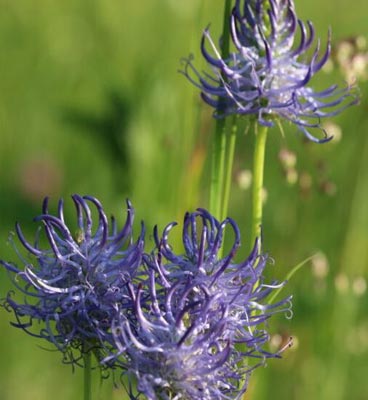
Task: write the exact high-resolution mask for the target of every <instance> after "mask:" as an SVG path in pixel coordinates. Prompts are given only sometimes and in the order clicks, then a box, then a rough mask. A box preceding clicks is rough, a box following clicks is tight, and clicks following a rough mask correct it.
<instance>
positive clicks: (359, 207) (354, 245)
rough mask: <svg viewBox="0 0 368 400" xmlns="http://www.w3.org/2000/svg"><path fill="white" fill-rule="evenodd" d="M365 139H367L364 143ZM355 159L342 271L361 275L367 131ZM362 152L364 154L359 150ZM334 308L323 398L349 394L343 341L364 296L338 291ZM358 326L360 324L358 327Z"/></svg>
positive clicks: (338, 399) (366, 260)
mask: <svg viewBox="0 0 368 400" xmlns="http://www.w3.org/2000/svg"><path fill="white" fill-rule="evenodd" d="M362 142H363V143H362ZM357 143H358V145H357V146H356V151H355V157H356V158H355V159H356V160H358V164H357V167H356V172H357V175H356V181H355V185H354V186H353V190H354V191H353V196H352V200H351V206H350V216H349V220H348V223H347V227H346V231H345V232H346V234H345V243H344V247H343V249H342V252H341V257H340V260H341V265H340V268H341V273H342V274H345V273H346V274H347V275H348V276H350V277H351V276H355V277H359V276H362V275H363V274H364V272H365V269H366V266H367V265H368V248H367V234H366V232H367V226H368V207H367V196H368V188H367V182H368V170H367V160H368V140H367V135H361V137H360V140H358V141H357ZM359 153H360V154H359ZM333 304H334V309H333V312H332V314H331V322H330V326H333V327H334V336H333V338H332V344H331V349H332V351H333V353H332V354H331V357H330V359H329V368H328V369H327V377H326V380H325V384H324V386H323V390H322V393H321V400H325V399H327V400H330V399H331V400H343V399H346V398H348V397H349V386H350V382H349V376H348V371H349V369H350V367H351V363H352V360H351V355H350V354H349V352H348V351H347V349H346V346H344V344H342V340H343V343H344V341H345V342H346V341H347V340H348V339H347V338H348V337H349V333H350V330H351V329H352V327H356V325H357V321H358V317H359V306H360V305H361V298H360V297H358V296H357V295H355V294H354V293H353V292H352V291H348V292H347V293H340V292H338V291H337V292H336V293H335V298H334V302H333ZM355 329H356V328H355Z"/></svg>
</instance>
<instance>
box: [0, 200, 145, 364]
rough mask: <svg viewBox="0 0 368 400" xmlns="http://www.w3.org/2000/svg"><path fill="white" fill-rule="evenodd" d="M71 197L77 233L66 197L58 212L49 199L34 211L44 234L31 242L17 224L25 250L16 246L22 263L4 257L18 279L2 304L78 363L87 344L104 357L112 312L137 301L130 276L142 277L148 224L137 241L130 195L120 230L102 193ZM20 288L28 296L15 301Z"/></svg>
mask: <svg viewBox="0 0 368 400" xmlns="http://www.w3.org/2000/svg"><path fill="white" fill-rule="evenodd" d="M72 198H73V201H74V205H75V207H76V213H77V224H76V226H75V228H76V231H75V232H73V231H72V230H71V229H70V228H69V227H68V225H67V223H66V221H65V219H64V211H63V209H64V207H63V201H62V200H60V201H59V204H58V212H57V215H56V216H54V215H52V214H50V213H49V211H48V200H47V199H45V201H44V204H43V209H42V214H41V215H39V216H38V217H36V218H35V221H37V222H40V223H41V224H42V225H43V228H44V229H43V230H42V231H43V233H44V237H43V235H42V231H41V229H42V228H40V229H39V230H38V231H37V234H36V239H35V243H34V244H31V243H29V242H28V241H27V240H26V238H25V237H24V235H23V233H22V231H21V229H20V226H19V224H17V225H16V232H17V236H18V238H19V240H20V242H21V244H22V245H23V247H24V249H25V251H26V253H27V254H26V255H23V254H22V252H21V251H19V249H17V248H16V247H15V245H14V247H15V249H16V252H17V254H18V256H19V259H20V263H21V264H22V266H20V267H18V266H17V265H16V264H14V263H10V262H5V261H1V262H0V263H1V265H3V266H4V267H5V268H6V270H7V271H8V272H9V275H10V276H11V279H12V282H13V284H14V286H15V290H13V291H10V292H9V293H8V295H7V297H6V299H5V300H4V304H3V305H4V306H5V307H6V308H7V309H8V310H9V311H12V312H13V313H14V316H15V318H16V322H14V323H12V325H14V326H15V327H18V328H21V329H23V330H25V331H26V332H27V333H29V334H31V335H32V336H36V337H39V338H43V339H46V340H48V341H49V342H51V343H53V344H54V345H55V346H56V347H57V348H58V349H59V350H60V351H62V352H63V354H64V361H65V362H73V363H78V362H79V360H80V359H81V357H82V355H83V354H84V353H85V352H88V351H93V352H94V353H95V354H96V356H97V357H98V358H101V357H102V354H103V353H104V347H105V346H106V347H108V346H109V342H110V341H109V339H111V331H110V327H111V321H112V319H113V317H114V315H115V313H116V312H117V310H118V309H119V310H122V309H127V310H129V309H130V308H131V306H132V304H131V302H130V298H129V296H128V295H127V292H128V289H127V283H128V282H131V281H133V280H134V279H136V278H138V273H139V272H138V267H139V266H140V263H141V257H142V253H143V240H144V238H143V235H144V230H143V228H142V232H141V234H140V236H139V238H138V239H137V241H136V242H133V239H132V224H133V218H134V210H133V208H132V206H131V204H130V203H129V202H128V203H127V205H128V210H127V219H126V222H125V225H124V227H123V228H122V229H121V230H118V229H117V224H116V222H115V220H114V219H112V220H111V223H110V224H109V221H108V218H107V217H106V214H105V212H104V210H103V208H102V205H101V204H100V202H99V201H98V200H97V199H95V198H93V197H90V196H84V197H81V196H79V195H74V196H72ZM91 206H92V207H91ZM94 209H95V210H94ZM94 214H96V215H95V217H96V220H94ZM45 243H46V244H45ZM15 292H20V294H21V295H23V297H24V301H23V302H20V303H18V302H17V300H16V299H17V298H18V297H19V296H18V294H17V295H16V296H15Z"/></svg>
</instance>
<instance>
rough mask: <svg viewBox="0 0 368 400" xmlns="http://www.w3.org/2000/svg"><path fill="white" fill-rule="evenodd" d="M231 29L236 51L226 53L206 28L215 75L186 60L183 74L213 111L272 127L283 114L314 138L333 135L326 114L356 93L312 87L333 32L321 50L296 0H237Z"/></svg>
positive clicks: (206, 53) (219, 115)
mask: <svg viewBox="0 0 368 400" xmlns="http://www.w3.org/2000/svg"><path fill="white" fill-rule="evenodd" d="M230 31H231V38H232V43H233V45H234V46H235V48H236V51H235V52H232V53H230V55H229V57H226V58H223V57H222V55H221V54H220V51H219V50H218V49H217V47H216V45H215V43H214V42H213V40H212V39H211V37H210V34H209V31H208V29H206V30H205V31H204V33H203V37H202V44H201V50H202V54H203V56H204V58H205V60H206V61H207V63H208V64H209V66H210V67H211V69H212V73H211V74H209V73H204V74H203V75H201V74H200V73H199V72H198V70H197V69H196V68H195V67H194V65H193V63H192V58H189V59H186V60H184V61H185V69H184V71H183V73H184V74H185V75H186V76H187V77H188V78H189V80H190V81H191V82H193V83H194V84H195V85H196V86H197V87H198V88H199V89H200V90H201V92H202V98H203V99H204V101H205V102H206V103H208V104H209V105H210V106H212V107H214V108H215V112H214V116H215V117H217V118H222V117H226V116H227V115H230V114H239V115H250V116H253V117H254V118H255V119H256V120H257V121H258V123H259V124H261V125H264V126H273V125H274V123H275V119H276V118H281V119H285V120H287V121H290V122H292V123H293V124H295V125H296V126H297V127H298V129H299V130H300V131H301V132H302V133H303V134H304V135H305V136H306V137H307V138H308V139H310V140H312V141H315V142H325V141H328V140H329V139H331V138H330V137H327V134H326V133H325V132H324V131H323V129H322V128H321V125H320V120H321V118H324V117H331V116H334V115H336V114H338V113H339V112H341V111H342V110H343V109H345V108H346V107H348V106H350V105H352V104H355V103H356V102H357V96H356V94H355V93H354V90H353V89H352V88H351V87H346V88H341V89H339V88H338V87H337V85H334V86H331V87H329V88H327V89H325V90H323V91H315V90H314V89H312V88H311V87H310V86H309V83H310V80H311V79H312V77H313V76H314V75H315V74H316V73H317V72H318V71H319V70H320V69H321V68H322V67H323V65H324V64H325V63H326V62H327V60H328V58H329V55H330V51H331V43H330V42H331V37H330V36H331V35H330V32H329V34H328V40H327V46H326V49H325V50H324V51H323V52H321V51H320V47H321V46H320V41H319V40H317V42H316V44H315V45H313V43H314V42H315V41H314V36H315V33H314V27H313V24H312V23H311V22H310V21H307V23H304V22H302V21H301V20H300V19H298V18H297V15H296V13H295V7H294V2H293V0H236V5H235V7H234V9H233V11H232V15H231V21H230ZM206 41H208V42H209V44H210V47H211V48H212V52H209V51H208V50H207V48H206V45H205V42H206ZM313 46H314V50H311V48H312V47H313ZM310 128H320V129H321V130H322V131H323V132H324V134H325V137H324V138H322V139H318V138H316V137H314V136H313V135H312V134H311V133H310Z"/></svg>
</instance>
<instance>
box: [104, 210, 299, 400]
mask: <svg viewBox="0 0 368 400" xmlns="http://www.w3.org/2000/svg"><path fill="white" fill-rule="evenodd" d="M174 225H175V224H174V223H172V224H169V225H168V226H167V227H166V228H165V229H164V232H163V235H162V237H161V238H160V237H159V235H158V232H157V228H156V229H155V234H154V237H155V241H156V249H155V251H154V252H153V253H152V254H150V255H145V257H144V264H145V265H146V267H147V268H146V269H147V274H148V279H147V280H146V281H145V282H142V283H141V284H140V285H138V286H136V285H129V288H130V296H131V299H132V302H133V303H134V314H135V316H134V318H131V317H127V316H126V314H124V313H121V314H120V315H119V317H118V318H116V319H115V320H114V322H113V326H112V332H113V334H114V338H115V343H116V348H117V353H116V354H115V355H114V356H115V357H118V358H119V357H120V363H121V365H122V366H123V368H124V369H125V370H126V371H127V373H128V374H129V375H131V376H133V377H134V378H135V380H136V381H137V389H138V392H139V393H142V394H144V395H145V396H146V397H147V398H148V399H150V400H151V399H152V400H156V399H193V400H210V399H211V400H212V399H229V398H240V397H241V395H242V393H244V392H245V390H246V388H247V381H248V378H249V376H250V374H251V371H252V370H253V369H254V368H256V367H257V366H258V365H261V364H262V363H263V361H264V359H266V358H269V357H279V356H280V352H276V353H271V352H269V351H268V350H266V349H264V348H263V347H264V345H265V344H266V342H268V340H269V334H268V332H267V331H266V329H265V327H264V322H265V321H266V319H268V318H269V317H270V316H271V315H272V314H274V313H276V312H281V311H290V304H291V303H290V300H291V298H290V297H288V298H286V299H284V300H282V301H280V302H278V303H275V304H267V300H266V298H267V296H268V295H269V294H270V293H271V292H272V290H273V289H274V288H279V287H280V286H282V284H277V283H276V282H272V283H270V284H266V283H265V282H264V279H263V276H262V272H263V270H264V268H265V265H266V262H267V256H265V255H261V254H259V245H258V241H257V243H256V244H255V247H254V250H253V252H252V254H251V255H250V256H249V257H248V258H247V259H246V260H245V261H244V262H242V263H239V264H236V263H235V262H234V256H235V252H236V250H237V249H238V247H239V245H240V234H239V230H238V227H237V225H236V223H235V222H234V221H233V220H231V219H226V220H225V221H223V222H222V223H220V222H219V221H217V220H216V219H215V218H214V217H213V216H212V215H211V214H210V213H208V212H207V211H205V210H202V209H199V210H197V211H196V212H194V213H187V214H186V216H185V219H184V229H183V244H184V251H185V253H184V254H176V253H175V252H174V251H173V250H172V248H171V246H170V245H169V243H168V235H169V232H170V230H171V229H172V228H173V226H174ZM227 227H231V228H232V230H233V232H234V241H233V245H232V246H231V248H230V251H229V252H228V254H226V255H225V256H223V257H222V256H220V249H221V248H222V245H223V243H222V241H223V234H224V230H225V229H226V228H227ZM114 356H112V357H114ZM252 360H254V362H252Z"/></svg>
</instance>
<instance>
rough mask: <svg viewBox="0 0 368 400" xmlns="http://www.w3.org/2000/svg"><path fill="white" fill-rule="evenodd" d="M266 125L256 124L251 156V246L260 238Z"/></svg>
mask: <svg viewBox="0 0 368 400" xmlns="http://www.w3.org/2000/svg"><path fill="white" fill-rule="evenodd" d="M267 130H268V129H267V127H265V126H258V125H256V139H255V144H254V158H253V184H252V231H251V241H250V246H251V248H252V247H253V246H254V243H255V241H256V239H257V238H260V240H261V228H262V214H263V212H262V211H263V190H262V189H263V175H264V160H265V153H266V141H267Z"/></svg>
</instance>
